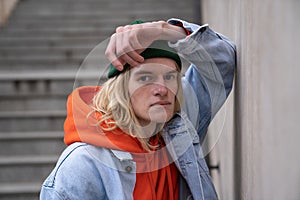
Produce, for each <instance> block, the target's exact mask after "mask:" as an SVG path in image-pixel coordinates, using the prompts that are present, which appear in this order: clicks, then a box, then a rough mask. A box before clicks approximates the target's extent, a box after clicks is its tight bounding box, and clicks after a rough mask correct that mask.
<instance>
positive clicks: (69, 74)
mask: <svg viewBox="0 0 300 200" xmlns="http://www.w3.org/2000/svg"><path fill="white" fill-rule="evenodd" d="M99 74H101V72H100V70H97V71H96V70H93V71H92V70H89V71H88V70H87V71H84V72H83V71H81V72H80V73H78V72H76V71H71V70H69V71H58V70H56V71H55V70H53V71H46V70H40V71H36V70H28V71H24V72H22V73H17V72H14V71H1V73H0V81H39V80H41V81H44V80H70V79H71V80H73V79H75V78H76V79H80V80H91V79H97V78H99Z"/></svg>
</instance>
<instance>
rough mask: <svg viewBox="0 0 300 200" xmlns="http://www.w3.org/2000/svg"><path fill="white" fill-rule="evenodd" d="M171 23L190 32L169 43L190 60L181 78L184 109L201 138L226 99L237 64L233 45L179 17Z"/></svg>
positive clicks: (221, 37)
mask: <svg viewBox="0 0 300 200" xmlns="http://www.w3.org/2000/svg"><path fill="white" fill-rule="evenodd" d="M168 23H170V24H182V26H183V27H184V28H185V29H187V30H188V31H189V32H191V34H190V35H189V36H188V37H186V38H184V39H181V40H179V41H177V42H176V43H170V46H171V47H173V48H174V49H176V50H177V52H178V53H179V54H180V55H181V56H182V57H184V58H185V59H186V60H187V61H189V62H190V63H191V66H190V67H189V68H188V70H187V71H186V73H185V76H184V77H183V79H182V83H183V89H184V93H185V96H186V98H185V112H186V113H187V115H188V117H189V119H190V120H191V121H192V123H193V124H194V126H195V128H196V130H197V132H198V134H199V136H200V137H202V138H203V137H204V135H205V133H206V129H207V127H208V125H209V123H210V121H211V120H212V118H213V117H214V116H215V115H216V113H217V112H218V110H219V109H220V107H221V106H222V105H223V103H224V102H225V100H226V98H227V96H228V95H229V93H230V91H231V89H232V83H233V77H234V68H235V65H236V56H235V55H236V50H235V45H234V44H233V43H232V42H231V41H230V40H229V39H228V38H226V37H225V36H223V35H221V34H218V33H216V32H214V31H213V30H211V29H210V28H209V27H208V26H207V25H204V26H199V25H196V24H192V23H188V22H185V21H182V20H178V19H171V20H169V21H168Z"/></svg>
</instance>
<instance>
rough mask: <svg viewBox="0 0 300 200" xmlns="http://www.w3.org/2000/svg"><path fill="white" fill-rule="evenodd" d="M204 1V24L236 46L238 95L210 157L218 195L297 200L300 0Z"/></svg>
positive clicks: (299, 174) (299, 182) (229, 106)
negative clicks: (216, 168)
mask: <svg viewBox="0 0 300 200" xmlns="http://www.w3.org/2000/svg"><path fill="white" fill-rule="evenodd" d="M201 2H202V3H203V4H202V10H203V22H204V23H208V24H210V26H211V27H212V28H213V29H215V30H216V31H219V32H221V33H224V34H225V35H227V36H229V37H230V38H231V39H232V40H234V41H235V43H236V44H237V47H238V55H237V57H238V68H237V76H236V82H235V91H234V94H233V95H232V97H231V98H230V99H229V101H228V102H227V111H226V112H225V113H226V114H227V116H226V120H225V126H224V127H223V129H222V134H221V136H220V138H219V142H218V144H217V145H216V147H215V148H214V150H213V152H212V156H213V162H215V163H219V164H220V170H219V171H218V172H217V173H214V174H213V176H214V180H215V182H216V185H217V188H218V192H219V194H220V198H221V199H225V200H226V199H238V200H243V199H246V200H248V199H251V200H252V199H262V200H265V199H266V200H269V199H287V200H297V199H300V192H299V187H300V170H299V169H300V160H299V151H300V149H299V144H298V143H299V141H300V134H299V133H300V128H299V122H300V120H299V116H298V115H299V113H300V107H299V106H298V105H297V104H298V103H299V102H300V91H299V86H300V79H299V77H298V76H299V73H300V68H299V59H298V57H299V53H300V49H299V40H298V38H297V36H299V35H300V28H299V27H300V26H299V25H300V24H299V17H300V13H299V10H300V1H296V0H287V1H279V0H275V1H274V0H265V1H260V0H223V1H216V0H202V1H201ZM231 114H233V115H231ZM218 120H219V121H222V118H220V117H219V119H216V121H218ZM213 128H214V125H213V126H212V129H213Z"/></svg>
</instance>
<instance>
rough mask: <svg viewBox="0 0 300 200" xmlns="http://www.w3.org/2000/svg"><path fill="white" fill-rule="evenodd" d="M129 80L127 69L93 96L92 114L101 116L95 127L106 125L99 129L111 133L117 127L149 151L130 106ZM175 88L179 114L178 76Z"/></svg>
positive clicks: (180, 102) (181, 93) (180, 89)
mask: <svg viewBox="0 0 300 200" xmlns="http://www.w3.org/2000/svg"><path fill="white" fill-rule="evenodd" d="M177 68H178V67H177ZM129 78H130V70H129V69H127V70H126V71H125V72H123V73H121V74H119V75H118V76H116V77H114V78H110V79H108V80H107V81H106V82H105V83H104V84H103V85H102V87H101V89H100V90H99V91H98V93H97V94H96V95H95V96H94V99H93V105H92V109H93V112H99V113H101V114H102V116H101V119H99V121H98V123H97V126H100V124H102V123H104V124H106V127H103V126H102V127H101V128H102V129H103V130H104V131H113V130H115V129H116V128H118V127H119V128H120V129H122V130H123V131H124V132H126V133H127V134H129V135H130V136H132V137H134V138H137V139H138V140H139V142H140V143H141V146H142V147H143V148H144V149H145V150H147V151H151V149H153V146H152V145H151V144H150V143H149V139H148V138H143V137H142V135H143V134H142V128H141V125H140V123H139V121H138V119H137V117H136V115H135V113H134V111H133V108H132V105H131V101H130V95H129V89H128V82H129ZM177 87H178V88H177V93H176V99H175V108H174V111H175V112H180V109H181V106H180V105H182V103H183V90H182V85H181V76H179V75H178V76H177ZM163 126H164V124H162V125H161V127H160V128H157V130H158V132H159V131H161V129H162V128H163Z"/></svg>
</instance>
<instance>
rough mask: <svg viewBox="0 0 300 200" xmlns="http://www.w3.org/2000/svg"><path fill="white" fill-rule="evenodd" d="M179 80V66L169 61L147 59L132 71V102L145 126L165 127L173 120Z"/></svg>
mask: <svg viewBox="0 0 300 200" xmlns="http://www.w3.org/2000/svg"><path fill="white" fill-rule="evenodd" d="M177 76H179V73H178V71H177V69H176V62H175V61H173V60H171V59H168V58H151V59H146V60H145V62H144V63H143V64H141V65H140V66H138V67H133V68H132V69H131V70H130V78H129V84H128V86H129V94H130V101H131V105H132V107H133V110H134V112H135V115H136V117H137V118H138V120H139V122H140V124H141V125H147V124H149V123H150V122H155V123H165V122H167V121H169V120H170V119H171V118H172V116H173V115H174V106H175V96H176V93H177V89H178V83H177Z"/></svg>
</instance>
